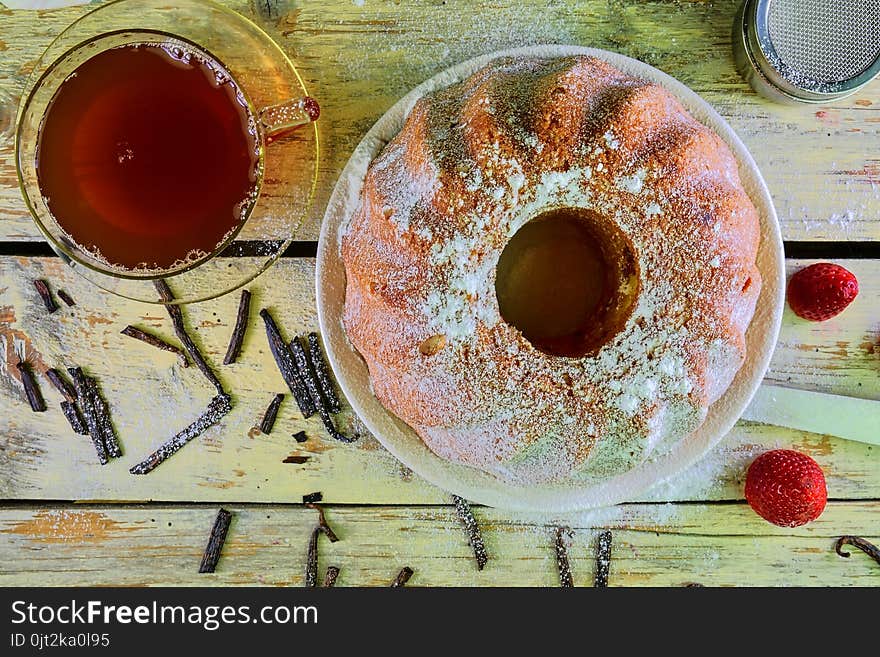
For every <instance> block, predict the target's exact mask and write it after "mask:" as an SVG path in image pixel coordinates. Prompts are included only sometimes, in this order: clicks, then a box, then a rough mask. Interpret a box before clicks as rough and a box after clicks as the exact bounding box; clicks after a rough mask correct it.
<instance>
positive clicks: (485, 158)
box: [342, 56, 761, 483]
mask: <svg viewBox="0 0 880 657" xmlns="http://www.w3.org/2000/svg"><path fill="white" fill-rule="evenodd" d="M555 207H575V208H589V209H591V210H593V211H595V212H597V213H599V214H601V215H602V216H603V217H605V218H606V219H607V220H610V221H613V222H614V223H615V225H616V226H617V227H619V228H620V229H621V230H622V231H623V232H624V233H625V235H626V236H627V238H628V239H629V240H630V242H631V243H632V246H633V248H634V250H635V254H636V258H637V261H638V265H639V285H640V291H639V296H638V299H637V303H636V306H635V309H634V311H633V313H632V315H631V316H630V317H629V319H628V320H627V322H626V324H625V325H624V326H623V328H622V330H621V331H620V332H619V333H618V334H617V335H616V336H615V337H614V338H613V339H612V340H611V341H609V342H608V343H607V344H605V345H604V346H602V347H601V348H600V349H599V350H598V352H597V353H595V354H591V355H588V356H585V357H582V358H566V357H559V356H550V355H548V354H545V353H542V352H541V351H538V350H537V349H535V348H534V347H533V346H532V345H531V344H530V343H529V342H528V341H527V340H526V339H525V338H524V337H523V335H522V334H521V333H520V332H519V331H518V330H517V329H515V328H513V327H511V326H509V325H508V324H506V323H505V322H504V321H503V320H502V318H501V315H500V313H499V309H498V303H497V299H496V296H495V285H494V283H495V266H496V264H497V262H498V258H499V255H500V253H501V251H502V250H503V248H504V246H505V245H506V244H507V242H508V240H509V239H510V237H511V236H512V235H513V234H514V233H515V232H516V231H517V230H518V229H519V228H520V227H521V226H522V225H523V224H524V223H525V222H527V221H528V220H530V219H531V218H534V217H535V216H537V215H539V214H541V213H542V212H544V211H546V210H548V209H552V208H555ZM758 239H759V223H758V216H757V212H756V210H755V208H754V207H753V205H752V203H751V201H750V200H749V198H748V196H747V195H746V193H745V191H744V190H743V188H742V185H741V183H740V180H739V175H738V172H737V164H736V161H735V159H734V157H733V155H732V154H731V153H730V151H729V149H728V148H727V146H726V144H724V142H723V141H722V140H721V139H720V138H719V137H718V136H717V135H715V134H714V133H713V132H712V131H710V130H709V129H707V128H706V127H704V126H702V125H701V124H700V123H698V122H696V121H695V120H694V119H693V118H692V117H691V116H690V115H689V114H688V113H687V112H686V111H685V110H684V108H683V107H682V106H681V105H680V104H679V102H678V101H677V100H676V99H675V98H674V97H673V96H672V95H671V94H670V93H669V92H667V91H666V90H665V89H663V88H662V87H661V86H658V85H656V84H653V83H650V82H647V81H644V80H640V79H637V78H633V77H631V76H628V75H626V74H624V73H622V72H620V71H618V70H617V69H615V68H613V67H611V66H610V65H608V64H607V63H605V62H603V61H601V60H599V59H596V58H592V57H580V56H576V57H564V58H539V57H528V58H515V59H513V58H504V59H499V60H496V61H494V62H492V63H491V64H489V65H488V66H486V67H485V68H483V69H481V70H480V71H478V72H477V73H475V74H474V75H472V76H471V77H470V78H468V79H467V80H465V81H463V82H461V83H460V84H457V85H453V86H451V87H448V88H446V89H443V90H440V91H437V92H434V93H432V94H430V95H428V96H425V97H424V98H422V99H420V100H419V101H418V102H417V103H416V105H415V106H414V107H413V109H412V112H411V113H410V115H409V117H408V118H407V120H406V123H405V124H404V127H403V129H402V130H401V132H400V133H399V134H398V136H397V137H396V138H395V139H393V140H392V141H391V142H390V143H389V144H388V145H387V146H386V148H385V149H384V150H383V152H382V153H381V154H380V155H379V156H378V157H377V158H376V159H375V160H374V161H373V162H372V163H371V165H370V167H369V170H368V172H367V176H366V179H365V181H364V187H363V190H362V195H361V203H360V206H359V208H358V209H357V211H356V212H355V213H354V216H353V217H352V220H351V222H350V224H349V225H348V226H347V227H346V228H345V231H344V234H343V239H342V257H343V260H344V262H345V267H346V277H347V282H346V302H345V315H344V318H343V322H344V327H345V330H346V334H347V336H348V338H349V340H350V341H351V342H352V344H353V345H354V346H355V348H357V350H358V351H359V352H360V354H361V355H362V356H363V358H364V360H365V361H366V363H367V366H368V367H369V370H370V378H371V381H372V384H373V390H374V392H375V394H376V396H377V398H378V399H379V400H380V401H381V402H382V404H383V405H384V406H385V407H386V408H388V409H389V410H390V411H391V412H393V413H394V414H396V415H397V416H398V417H400V418H401V419H402V420H403V421H405V422H406V423H408V424H409V425H410V426H412V427H413V429H415V431H416V432H417V433H418V434H419V435H420V436H421V438H422V439H423V440H424V442H425V443H426V445H427V446H428V447H429V448H430V449H432V450H433V451H434V452H435V453H437V454H438V455H440V456H442V457H444V458H447V459H450V460H453V461H456V462H459V463H464V464H467V465H471V466H474V467H477V468H480V469H482V470H485V471H487V472H491V473H494V474H495V475H497V476H499V477H502V478H505V479H508V480H513V481H519V482H523V483H536V482H544V481H553V480H559V479H564V478H571V477H576V478H581V479H589V478H597V477H599V478H601V477H606V476H609V475H611V474H614V473H618V472H622V471H625V470H627V469H629V468H631V467H633V466H635V465H637V464H638V463H641V462H642V461H643V460H644V459H645V458H647V456H648V455H649V454H650V453H652V452H653V451H655V450H658V449H661V448H662V446H664V445H669V444H672V443H674V442H675V441H678V440H680V439H682V438H684V437H685V436H687V435H688V434H690V433H691V432H692V431H694V430H695V429H696V428H697V427H698V426H699V425H700V424H701V423H702V421H703V419H704V417H705V414H706V410H707V408H708V406H709V405H710V404H712V403H713V402H714V401H715V400H716V399H717V398H718V397H719V396H720V395H721V394H722V393H723V392H724V391H725V390H726V389H727V387H728V386H729V384H730V382H731V380H732V379H733V376H734V375H735V374H736V371H737V370H738V369H739V367H740V366H741V364H742V362H743V359H744V357H745V338H744V333H745V330H746V328H747V327H748V324H749V322H750V321H751V318H752V315H753V313H754V308H755V303H756V301H757V297H758V293H759V291H760V286H761V281H760V275H759V274H758V271H757V268H756V266H755V258H756V254H757V247H758Z"/></svg>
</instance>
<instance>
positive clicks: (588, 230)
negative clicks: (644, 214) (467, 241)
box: [495, 208, 639, 358]
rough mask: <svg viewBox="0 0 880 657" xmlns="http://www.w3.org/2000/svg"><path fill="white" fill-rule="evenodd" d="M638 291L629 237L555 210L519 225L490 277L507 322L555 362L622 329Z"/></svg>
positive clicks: (590, 215)
mask: <svg viewBox="0 0 880 657" xmlns="http://www.w3.org/2000/svg"><path fill="white" fill-rule="evenodd" d="M638 288H639V276H638V265H637V263H636V258H635V252H634V251H633V248H632V245H631V243H630V241H629V239H628V238H627V237H626V235H625V234H624V233H623V231H621V230H620V229H619V228H618V227H617V226H616V225H615V224H614V223H613V222H611V221H609V220H607V219H605V218H604V217H602V216H601V215H600V214H598V213H596V212H594V211H592V210H588V209H584V208H556V209H553V210H549V211H546V212H544V213H542V214H540V215H538V216H536V217H535V218H534V219H532V220H531V221H529V222H528V223H526V224H525V225H523V227H522V228H520V229H519V230H518V231H517V232H516V234H515V235H514V236H513V237H512V238H511V239H510V241H509V242H508V243H507V246H506V247H504V251H502V253H501V257H500V258H499V260H498V267H497V269H496V271H495V294H496V295H497V297H498V305H499V307H500V309H501V316H502V317H503V318H504V321H505V322H507V323H508V324H510V325H511V326H513V327H515V328H517V329H519V330H520V332H521V333H522V334H523V336H524V337H525V338H526V339H527V340H528V341H529V342H530V343H531V344H532V345H533V346H534V347H535V348H536V349H538V350H540V351H543V352H544V353H546V354H550V355H553V356H567V357H572V358H579V357H582V356H586V355H589V354H592V353H595V352H597V351H598V350H599V348H600V347H601V346H602V345H604V344H606V343H607V342H608V341H610V340H611V339H612V338H613V337H614V336H615V335H616V334H617V333H618V332H619V331H620V329H621V328H623V325H624V324H625V323H626V320H627V319H628V318H629V316H630V314H631V313H632V310H633V308H634V307H635V304H636V299H637V297H638Z"/></svg>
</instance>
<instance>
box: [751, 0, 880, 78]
mask: <svg viewBox="0 0 880 657" xmlns="http://www.w3.org/2000/svg"><path fill="white" fill-rule="evenodd" d="M767 23H768V25H767V29H768V32H769V34H770V40H771V41H772V43H773V47H774V48H775V49H776V53H777V55H778V56H779V58H780V59H781V60H782V61H783V62H785V63H786V64H787V65H788V66H789V67H791V68H792V69H793V70H794V71H795V72H796V73H797V74H798V75H799V76H803V77H806V78H810V79H812V80H815V81H817V82H825V83H833V82H842V81H844V80H849V79H851V78H853V77H855V76H857V75H859V74H860V73H862V72H863V71H864V70H865V69H867V68H868V67H869V66H871V65H872V64H873V63H874V62H875V61H876V60H877V58H878V57H880V0H770V6H769V12H768V16H767Z"/></svg>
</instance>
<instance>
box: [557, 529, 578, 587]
mask: <svg viewBox="0 0 880 657" xmlns="http://www.w3.org/2000/svg"><path fill="white" fill-rule="evenodd" d="M570 535H571V529H569V528H568V527H557V528H556V544H555V547H556V568H557V569H558V570H559V585H560V586H562V587H564V588H569V587H572V586H574V582H573V580H572V578H571V564H569V562H568V547H567V546H566V540H567V539H568V538H569V537H570Z"/></svg>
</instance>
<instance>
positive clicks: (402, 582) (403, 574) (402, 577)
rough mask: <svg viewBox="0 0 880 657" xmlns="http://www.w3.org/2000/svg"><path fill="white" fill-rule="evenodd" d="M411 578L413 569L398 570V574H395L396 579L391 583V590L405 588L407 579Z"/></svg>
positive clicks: (406, 567) (405, 567) (407, 567)
mask: <svg viewBox="0 0 880 657" xmlns="http://www.w3.org/2000/svg"><path fill="white" fill-rule="evenodd" d="M412 576H413V569H412V568H410V567H409V566H404V567H403V568H401V569H400V572H399V573H397V577H395V578H394V581H393V582H391V588H392V589H397V588H400V587H402V586H406V583H407V582H408V581H409V578H410V577H412Z"/></svg>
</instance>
